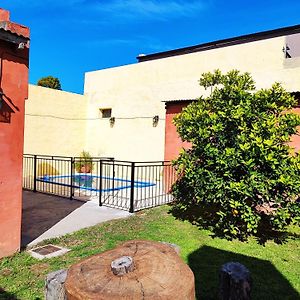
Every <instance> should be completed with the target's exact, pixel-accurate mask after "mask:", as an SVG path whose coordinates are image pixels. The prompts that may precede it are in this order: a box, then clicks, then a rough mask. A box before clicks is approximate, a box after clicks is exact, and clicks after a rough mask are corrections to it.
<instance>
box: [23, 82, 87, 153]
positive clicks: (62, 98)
mask: <svg viewBox="0 0 300 300" xmlns="http://www.w3.org/2000/svg"><path fill="white" fill-rule="evenodd" d="M86 114H87V98H86V97H85V96H83V95H78V94H74V93H67V92H64V91H58V90H53V89H49V88H44V87H40V86H36V85H29V97H28V100H26V102H25V133H24V135H25V136H24V153H26V154H44V155H62V156H77V155H79V153H80V152H81V151H82V150H83V149H84V148H85V133H86Z"/></svg>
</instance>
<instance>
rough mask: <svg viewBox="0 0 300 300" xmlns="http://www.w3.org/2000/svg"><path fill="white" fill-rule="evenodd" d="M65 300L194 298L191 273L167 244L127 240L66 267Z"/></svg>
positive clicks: (166, 299) (188, 299)
mask: <svg viewBox="0 0 300 300" xmlns="http://www.w3.org/2000/svg"><path fill="white" fill-rule="evenodd" d="M65 289H66V294H67V297H68V298H67V299H68V300H92V299H99V300H108V299H109V300H121V299H122V300H126V299H128V300H129V299H130V300H140V299H144V300H150V299H151V300H153V299H156V300H159V299H161V300H162V299H164V300H171V299H172V300H175V299H178V300H183V299H184V300H194V299H195V284H194V274H193V272H192V271H191V270H190V268H189V267H188V266H187V265H186V264H185V263H184V262H183V261H182V259H181V258H180V257H179V256H178V254H177V253H176V251H175V250H174V249H173V248H172V247H170V246H169V245H165V244H162V243H159V242H152V241H140V240H134V241H128V242H126V243H124V244H122V245H120V246H118V247H117V248H115V249H113V250H109V251H106V252H103V253H101V254H98V255H95V256H92V257H90V258H88V259H86V260H83V261H82V262H80V263H77V264H75V265H73V266H72V267H71V268H70V269H69V270H68V276H67V279H66V283H65Z"/></svg>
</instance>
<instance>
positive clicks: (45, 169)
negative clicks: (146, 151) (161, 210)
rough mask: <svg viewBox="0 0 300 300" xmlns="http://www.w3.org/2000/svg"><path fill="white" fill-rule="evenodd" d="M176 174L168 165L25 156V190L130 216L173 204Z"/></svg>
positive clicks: (162, 163)
mask: <svg viewBox="0 0 300 300" xmlns="http://www.w3.org/2000/svg"><path fill="white" fill-rule="evenodd" d="M175 180H176V173H175V171H174V169H173V167H172V165H171V163H170V162H168V161H157V162H131V161H119V160H114V159H113V158H110V157H92V158H89V159H83V158H81V157H65V156H49V155H31V154H24V156H23V188H24V189H28V190H32V191H34V192H42V193H47V194H53V195H57V196H62V197H69V198H70V199H80V200H93V201H98V202H99V205H100V206H101V205H105V206H110V207H116V208H121V209H125V210H128V211H130V212H134V211H138V210H141V209H145V208H148V207H154V206H158V205H162V204H166V203H169V202H171V201H172V196H171V194H170V189H171V186H172V184H173V183H174V182H175Z"/></svg>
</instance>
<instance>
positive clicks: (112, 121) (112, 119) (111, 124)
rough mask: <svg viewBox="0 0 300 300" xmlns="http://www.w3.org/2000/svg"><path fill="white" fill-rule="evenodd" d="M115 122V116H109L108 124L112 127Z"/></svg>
mask: <svg viewBox="0 0 300 300" xmlns="http://www.w3.org/2000/svg"><path fill="white" fill-rule="evenodd" d="M115 122H116V119H115V117H111V118H109V124H110V127H113V126H114V125H115Z"/></svg>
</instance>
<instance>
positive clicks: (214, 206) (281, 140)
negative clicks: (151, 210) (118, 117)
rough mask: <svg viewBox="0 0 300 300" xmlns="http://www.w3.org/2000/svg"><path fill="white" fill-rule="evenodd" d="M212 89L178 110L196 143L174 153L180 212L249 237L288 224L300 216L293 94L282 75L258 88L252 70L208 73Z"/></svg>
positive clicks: (179, 121)
mask: <svg viewBox="0 0 300 300" xmlns="http://www.w3.org/2000/svg"><path fill="white" fill-rule="evenodd" d="M200 85H201V86H203V87H204V88H206V89H207V88H211V95H210V96H209V97H207V98H200V99H199V101H197V102H195V103H192V104H190V105H189V106H188V107H186V108H185V109H184V110H183V112H182V113H181V114H179V115H178V116H177V117H176V118H175V121H174V122H175V124H176V126H177V131H178V133H179V135H180V137H181V138H182V140H184V141H188V142H191V143H192V147H191V149H189V150H184V151H183V152H182V153H181V154H180V155H179V157H178V159H177V160H176V161H174V165H175V168H176V169H177V172H178V176H179V177H178V180H177V182H176V183H175V184H174V186H173V188H172V193H173V195H174V197H175V199H176V201H175V204H174V206H173V213H174V214H175V215H176V216H178V217H180V218H182V219H188V220H190V221H191V222H193V223H195V224H198V225H199V226H200V227H202V228H209V229H211V230H212V231H213V232H214V233H215V234H217V235H220V236H225V237H228V238H239V239H247V237H248V236H249V235H252V234H258V233H259V234H262V233H264V234H267V235H269V234H270V233H271V232H272V233H273V231H274V230H275V231H283V230H285V229H286V226H287V225H289V224H291V223H293V222H297V221H299V216H300V208H299V202H298V193H299V190H300V189H299V187H300V184H299V183H300V180H299V178H300V159H299V158H300V157H299V155H298V154H291V148H290V147H289V146H288V142H289V141H290V136H291V135H292V134H295V133H296V132H297V128H296V127H297V126H298V125H300V117H299V116H297V115H295V114H293V113H291V112H288V110H290V109H291V108H292V106H293V105H295V100H294V98H293V97H292V96H291V95H290V94H289V93H288V92H286V91H285V90H284V89H283V88H282V87H281V86H280V84H278V83H275V84H274V85H273V86H272V87H271V88H270V89H262V90H259V91H255V85H254V81H253V79H252V78H251V76H250V75H249V74H248V73H244V74H240V73H239V72H238V71H236V70H233V71H230V72H228V73H227V74H226V75H223V74H221V72H220V71H218V70H217V71H215V72H214V73H205V74H202V77H201V79H200Z"/></svg>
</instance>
